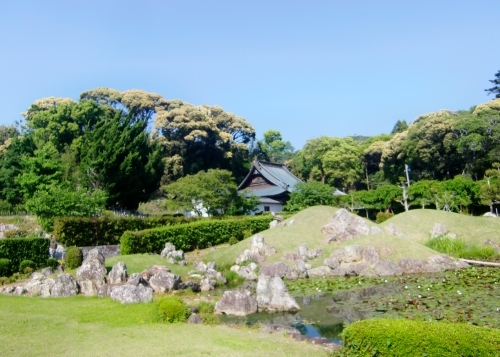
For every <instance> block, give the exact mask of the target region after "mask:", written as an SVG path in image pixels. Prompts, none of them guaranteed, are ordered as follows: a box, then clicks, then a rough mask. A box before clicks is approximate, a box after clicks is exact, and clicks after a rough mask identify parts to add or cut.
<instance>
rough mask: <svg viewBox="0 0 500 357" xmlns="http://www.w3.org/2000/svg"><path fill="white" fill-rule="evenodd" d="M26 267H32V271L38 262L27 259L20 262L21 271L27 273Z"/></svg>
mask: <svg viewBox="0 0 500 357" xmlns="http://www.w3.org/2000/svg"><path fill="white" fill-rule="evenodd" d="M26 268H30V269H31V272H33V270H35V268H36V264H35V262H34V261H33V260H29V259H25V260H23V261H22V262H21V264H19V272H20V273H25V270H26Z"/></svg>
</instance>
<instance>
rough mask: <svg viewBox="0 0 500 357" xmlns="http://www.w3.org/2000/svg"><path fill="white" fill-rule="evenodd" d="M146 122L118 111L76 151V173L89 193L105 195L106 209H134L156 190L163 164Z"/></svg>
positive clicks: (98, 123) (88, 133) (93, 130)
mask: <svg viewBox="0 0 500 357" xmlns="http://www.w3.org/2000/svg"><path fill="white" fill-rule="evenodd" d="M146 126H147V122H146V121H142V120H134V119H133V118H132V117H131V116H130V115H123V114H122V113H121V112H120V111H117V112H115V113H114V115H113V116H111V117H107V118H105V119H104V120H100V121H98V122H97V123H96V124H95V125H94V127H93V129H92V130H89V131H87V132H86V133H85V134H84V136H83V137H82V140H81V145H80V147H79V153H80V160H81V163H80V170H81V172H82V176H83V177H84V182H85V183H86V185H87V187H89V188H90V189H91V190H95V189H101V190H104V191H105V192H107V195H108V200H107V205H108V207H115V208H126V209H132V210H135V209H137V207H138V205H139V202H144V201H146V200H147V199H148V198H149V195H150V194H151V193H153V192H154V191H155V190H156V189H158V188H159V183H160V178H161V175H162V173H163V163H162V157H161V150H160V148H159V146H158V145H157V144H156V143H154V142H151V141H150V139H149V137H148V133H147V131H146Z"/></svg>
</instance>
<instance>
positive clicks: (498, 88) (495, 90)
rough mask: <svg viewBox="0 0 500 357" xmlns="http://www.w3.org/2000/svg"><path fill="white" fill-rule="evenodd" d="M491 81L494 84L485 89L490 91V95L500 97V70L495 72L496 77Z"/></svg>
mask: <svg viewBox="0 0 500 357" xmlns="http://www.w3.org/2000/svg"><path fill="white" fill-rule="evenodd" d="M490 82H491V83H493V84H494V86H493V87H491V88H488V89H485V91H486V92H488V95H490V94H493V95H495V98H500V71H498V72H497V73H496V74H495V79H491V80H490Z"/></svg>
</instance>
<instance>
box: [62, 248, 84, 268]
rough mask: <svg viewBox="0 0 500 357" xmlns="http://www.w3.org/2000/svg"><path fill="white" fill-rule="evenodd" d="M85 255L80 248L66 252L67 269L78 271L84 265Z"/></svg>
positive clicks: (69, 249)
mask: <svg viewBox="0 0 500 357" xmlns="http://www.w3.org/2000/svg"><path fill="white" fill-rule="evenodd" d="M82 261H83V253H82V251H81V250H80V248H78V247H70V248H68V250H67V251H66V267H67V268H68V269H76V268H78V267H79V266H80V265H82Z"/></svg>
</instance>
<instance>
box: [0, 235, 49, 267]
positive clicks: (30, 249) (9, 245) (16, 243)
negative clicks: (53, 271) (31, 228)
mask: <svg viewBox="0 0 500 357" xmlns="http://www.w3.org/2000/svg"><path fill="white" fill-rule="evenodd" d="M49 245H50V239H46V238H12V239H0V258H7V259H10V261H11V266H12V267H13V269H17V267H19V264H21V262H22V261H23V260H26V259H29V260H32V261H33V262H34V263H35V265H36V267H42V266H44V265H45V263H46V262H47V258H48V257H49Z"/></svg>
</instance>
